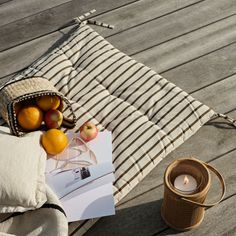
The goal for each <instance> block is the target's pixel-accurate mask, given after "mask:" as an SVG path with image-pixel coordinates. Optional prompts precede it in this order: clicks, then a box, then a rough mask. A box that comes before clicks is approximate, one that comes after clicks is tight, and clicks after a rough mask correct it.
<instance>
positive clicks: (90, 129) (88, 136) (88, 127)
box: [79, 122, 98, 142]
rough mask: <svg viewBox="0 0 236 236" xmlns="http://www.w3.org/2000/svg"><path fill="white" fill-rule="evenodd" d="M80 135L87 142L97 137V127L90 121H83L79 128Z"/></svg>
mask: <svg viewBox="0 0 236 236" xmlns="http://www.w3.org/2000/svg"><path fill="white" fill-rule="evenodd" d="M79 131H80V137H81V138H82V139H83V140H84V141H85V142H88V141H90V140H92V139H94V138H96V137H97V134H98V129H97V127H96V125H95V124H93V123H92V122H86V123H84V124H83V125H82V126H81V127H80V129H79Z"/></svg>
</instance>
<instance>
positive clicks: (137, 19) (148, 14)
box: [95, 0, 205, 42]
mask: <svg viewBox="0 0 236 236" xmlns="http://www.w3.org/2000/svg"><path fill="white" fill-rule="evenodd" d="M202 1H205V0H181V1H176V0H168V1H166V0H158V1H156V0H145V1H139V2H135V3H133V4H131V5H127V6H125V7H123V8H122V9H116V10H114V11H112V12H107V13H105V14H103V15H101V16H98V17H95V18H96V20H98V21H104V22H107V23H109V24H113V25H115V28H114V29H113V30H112V31H108V30H106V29H103V28H101V29H100V30H99V32H100V33H101V34H102V35H103V36H105V37H110V36H113V35H116V34H120V33H121V32H124V31H127V30H130V29H133V28H136V27H137V26H139V25H140V26H141V25H143V24H146V23H148V22H149V21H154V20H155V19H158V18H161V17H163V16H167V15H170V14H172V13H174V12H177V11H179V10H181V9H185V8H190V7H191V6H193V5H195V4H196V5H198V3H200V2H202ZM137 33H138V32H136V31H135V34H137ZM135 34H134V35H135ZM132 37H133V35H132ZM122 42H124V38H122Z"/></svg>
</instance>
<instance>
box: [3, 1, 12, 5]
mask: <svg viewBox="0 0 236 236" xmlns="http://www.w3.org/2000/svg"><path fill="white" fill-rule="evenodd" d="M11 1H12V0H0V5H3V4H4V3H7V2H11Z"/></svg>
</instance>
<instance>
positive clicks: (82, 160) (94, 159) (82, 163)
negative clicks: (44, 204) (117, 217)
mask: <svg viewBox="0 0 236 236" xmlns="http://www.w3.org/2000/svg"><path fill="white" fill-rule="evenodd" d="M76 135H77V136H75V134H73V133H69V134H68V137H69V139H70V140H71V141H73V138H75V137H78V134H76ZM78 140H79V141H78ZM113 172H114V167H113V165H112V135H111V132H109V131H104V132H99V133H98V136H97V137H96V138H95V139H94V140H91V141H90V142H88V143H84V142H82V140H80V139H76V142H75V143H74V144H73V143H71V145H70V147H69V148H68V149H67V150H65V151H64V152H63V153H61V154H60V155H59V156H57V157H56V158H55V157H54V158H50V159H48V160H47V167H46V182H47V184H48V185H49V186H50V187H51V188H52V189H53V191H54V192H55V193H56V194H57V196H58V197H59V199H60V201H61V203H62V205H63V207H64V210H65V212H66V215H67V217H68V221H69V222H71V221H77V220H82V219H90V218H95V217H101V216H106V215H113V214H115V208H114V199H113V189H112V182H113V181H114V175H113Z"/></svg>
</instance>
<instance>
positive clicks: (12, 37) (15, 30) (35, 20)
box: [0, 0, 139, 51]
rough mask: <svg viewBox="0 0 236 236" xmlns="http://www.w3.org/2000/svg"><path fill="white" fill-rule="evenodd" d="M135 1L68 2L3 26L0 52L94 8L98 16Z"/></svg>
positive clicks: (55, 29)
mask: <svg viewBox="0 0 236 236" xmlns="http://www.w3.org/2000/svg"><path fill="white" fill-rule="evenodd" d="M135 1H139V0H120V1H109V0H104V1H103V3H102V4H101V2H100V1H96V2H94V1H93V0H80V1H70V2H67V3H65V4H61V5H59V6H56V7H53V8H52V9H49V10H45V11H43V12H40V13H38V14H36V15H33V16H30V17H27V18H23V19H21V20H20V21H16V22H13V23H11V24H7V25H3V26H1V27H0V35H1V38H0V51H4V50H6V49H8V48H11V47H14V46H16V45H19V44H21V43H23V42H26V41H29V40H31V39H34V38H37V37H40V36H42V35H46V34H48V33H51V32H55V31H57V30H58V29H59V28H60V27H61V26H63V25H65V24H66V23H68V22H69V21H71V20H72V19H73V18H74V17H76V16H79V15H81V14H84V13H86V12H88V11H90V10H92V9H94V8H95V9H96V10H97V12H96V13H95V14H94V15H98V14H102V13H104V12H107V11H110V10H112V9H115V8H118V7H121V6H123V5H126V4H129V3H132V2H135Z"/></svg>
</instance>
